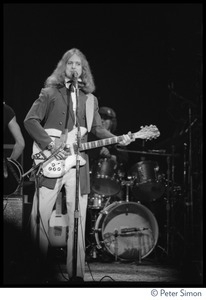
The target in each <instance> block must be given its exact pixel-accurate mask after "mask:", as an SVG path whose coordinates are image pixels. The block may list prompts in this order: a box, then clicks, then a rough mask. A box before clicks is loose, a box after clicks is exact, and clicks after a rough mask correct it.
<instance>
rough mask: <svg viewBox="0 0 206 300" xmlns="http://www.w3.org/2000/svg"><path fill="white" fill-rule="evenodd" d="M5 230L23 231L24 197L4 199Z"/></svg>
mask: <svg viewBox="0 0 206 300" xmlns="http://www.w3.org/2000/svg"><path fill="white" fill-rule="evenodd" d="M3 213H4V228H5V230H6V229H7V228H13V229H16V230H18V231H22V229H23V197H13V198H6V197H5V198H4V201H3Z"/></svg>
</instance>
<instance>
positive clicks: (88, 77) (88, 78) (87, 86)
mask: <svg viewBox="0 0 206 300" xmlns="http://www.w3.org/2000/svg"><path fill="white" fill-rule="evenodd" d="M73 54H76V55H78V56H79V57H80V59H81V63H82V74H81V76H80V78H81V80H82V83H83V84H82V87H81V89H82V90H83V91H84V92H85V93H86V94H87V93H92V92H94V91H95V84H94V79H93V76H92V73H91V69H90V66H89V63H88V61H87V59H86V57H85V55H84V54H83V53H82V52H81V51H80V50H79V49H77V48H72V49H70V50H68V51H67V52H65V53H64V55H63V56H62V58H61V60H60V61H59V62H58V64H57V67H56V69H55V70H54V71H53V73H52V74H51V75H50V76H49V77H48V78H47V79H46V81H45V87H50V86H55V87H57V86H63V85H64V81H65V76H66V73H65V70H66V64H67V62H68V60H69V59H70V57H71V56H72V55H73Z"/></svg>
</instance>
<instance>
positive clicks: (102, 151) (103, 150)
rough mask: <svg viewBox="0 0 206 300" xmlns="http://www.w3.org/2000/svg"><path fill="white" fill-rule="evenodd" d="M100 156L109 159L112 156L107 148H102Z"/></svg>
mask: <svg viewBox="0 0 206 300" xmlns="http://www.w3.org/2000/svg"><path fill="white" fill-rule="evenodd" d="M100 155H101V156H105V157H108V156H110V152H109V150H108V149H107V148H106V147H102V149H101V150H100Z"/></svg>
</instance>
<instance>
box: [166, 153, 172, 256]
mask: <svg viewBox="0 0 206 300" xmlns="http://www.w3.org/2000/svg"><path fill="white" fill-rule="evenodd" d="M170 164H171V161H170V156H167V194H166V215H167V218H166V253H167V255H168V256H169V255H170V173H171V171H170Z"/></svg>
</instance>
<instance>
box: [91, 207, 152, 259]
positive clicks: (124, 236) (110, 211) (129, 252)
mask: <svg viewBox="0 0 206 300" xmlns="http://www.w3.org/2000/svg"><path fill="white" fill-rule="evenodd" d="M95 228H96V232H98V231H100V228H101V238H99V235H98V233H96V238H97V243H98V244H100V239H101V244H104V247H105V248H106V250H107V251H108V252H109V253H111V254H112V255H114V256H115V257H116V256H117V257H119V258H120V259H122V260H138V259H140V258H144V257H146V256H147V255H149V253H150V252H151V251H152V250H153V249H154V247H155V245H156V243H157V240H158V224H157V221H156V219H155V217H154V215H153V214H152V212H151V211H150V210H149V209H148V208H146V207H145V206H143V205H141V204H138V203H135V202H119V203H118V202H117V203H112V204H111V205H109V206H108V207H106V208H105V210H104V211H102V214H100V216H99V218H98V219H97V222H96V225H95Z"/></svg>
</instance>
